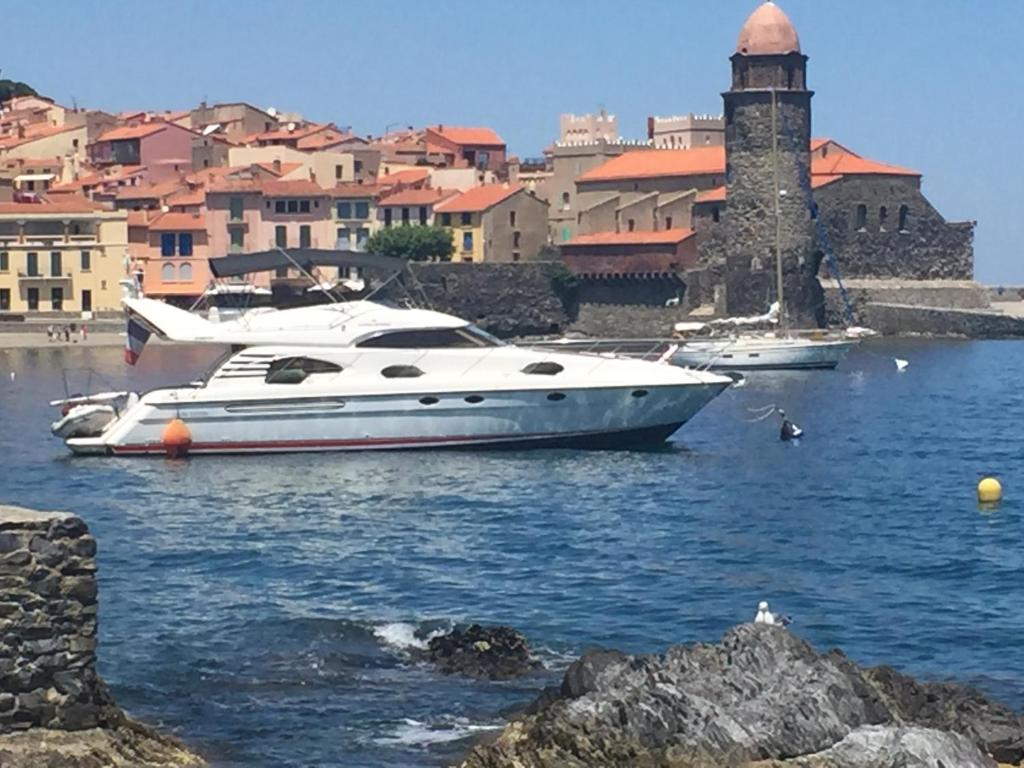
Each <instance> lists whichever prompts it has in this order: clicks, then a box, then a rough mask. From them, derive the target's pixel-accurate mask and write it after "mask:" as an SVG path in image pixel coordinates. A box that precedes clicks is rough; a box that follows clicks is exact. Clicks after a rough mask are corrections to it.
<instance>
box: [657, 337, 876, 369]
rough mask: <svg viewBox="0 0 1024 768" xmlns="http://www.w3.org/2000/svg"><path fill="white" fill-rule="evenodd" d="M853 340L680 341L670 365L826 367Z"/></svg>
mask: <svg viewBox="0 0 1024 768" xmlns="http://www.w3.org/2000/svg"><path fill="white" fill-rule="evenodd" d="M855 344H856V342H854V341H825V342H814V341H800V342H798V343H793V344H787V343H783V342H781V341H780V342H771V341H757V342H756V343H752V342H746V341H744V340H738V341H720V342H719V341H700V342H687V343H686V344H683V345H682V346H681V347H680V348H679V349H678V350H677V351H676V352H675V354H673V355H672V358H671V362H672V364H673V365H681V366H686V367H691V368H709V369H711V370H731V371H736V370H742V371H750V370H815V369H818V370H823V369H824V370H828V369H832V368H835V367H836V366H837V365H839V363H840V361H841V360H842V359H843V358H844V357H846V354H847V353H848V352H849V351H850V349H852V348H853V346H854V345H855Z"/></svg>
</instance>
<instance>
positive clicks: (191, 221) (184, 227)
mask: <svg viewBox="0 0 1024 768" xmlns="http://www.w3.org/2000/svg"><path fill="white" fill-rule="evenodd" d="M149 229H150V231H151V232H171V231H173V232H190V231H195V230H197V229H201V230H205V229H206V217H205V216H199V215H195V214H192V213H174V212H172V213H162V214H160V215H159V216H157V217H156V218H154V219H153V220H152V221H150V223H149Z"/></svg>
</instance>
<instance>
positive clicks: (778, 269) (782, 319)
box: [772, 87, 786, 330]
mask: <svg viewBox="0 0 1024 768" xmlns="http://www.w3.org/2000/svg"><path fill="white" fill-rule="evenodd" d="M776 94H777V91H776V89H775V88H774V87H773V88H772V187H773V194H772V203H773V208H774V211H775V281H776V283H777V286H776V290H777V292H778V300H779V326H780V327H781V328H782V330H785V329H786V305H785V303H784V302H783V300H782V220H781V218H780V216H779V132H778V125H777V120H778V107H777V106H776V98H777V97H776Z"/></svg>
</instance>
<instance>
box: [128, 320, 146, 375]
mask: <svg viewBox="0 0 1024 768" xmlns="http://www.w3.org/2000/svg"><path fill="white" fill-rule="evenodd" d="M147 341H149V329H148V328H146V326H144V325H143V324H142V323H140V322H139V321H138V320H136V319H135V318H134V317H130V316H129V318H128V335H127V337H126V338H125V342H124V361H125V362H126V363H128V365H135V362H136V361H137V360H138V359H139V355H141V354H142V348H143V347H144V346H146V342H147Z"/></svg>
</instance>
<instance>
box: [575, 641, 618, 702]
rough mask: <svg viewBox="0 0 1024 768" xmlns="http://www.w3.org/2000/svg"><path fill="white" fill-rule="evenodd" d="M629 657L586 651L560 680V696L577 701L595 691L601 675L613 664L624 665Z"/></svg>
mask: <svg viewBox="0 0 1024 768" xmlns="http://www.w3.org/2000/svg"><path fill="white" fill-rule="evenodd" d="M628 660H629V657H628V656H627V655H626V654H624V653H623V652H622V651H616V650H603V649H596V650H592V651H587V652H586V653H584V654H583V655H582V656H581V657H580V658H578V659H577V660H576V661H574V662H573V663H572V664H570V665H569V669H567V670H566V671H565V677H564V678H563V680H562V688H561V694H562V696H563V697H564V698H567V699H578V698H579V697H580V696H584V695H586V694H588V693H590V692H591V691H596V690H597V689H598V688H597V680H598V678H599V677H600V676H601V674H602V673H603V672H604V671H605V670H607V669H608V668H609V667H611V666H613V665H615V664H624V663H625V662H626V661H628Z"/></svg>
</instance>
